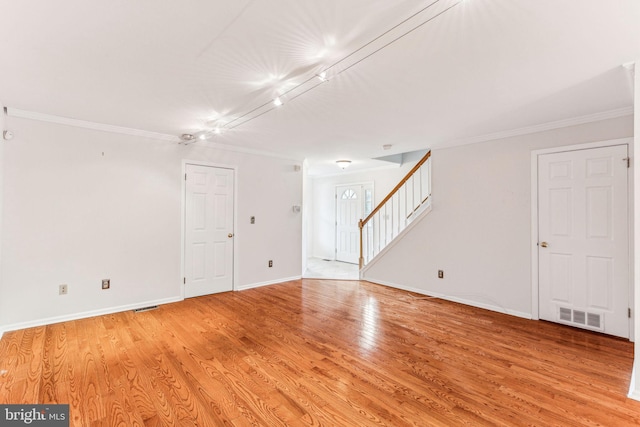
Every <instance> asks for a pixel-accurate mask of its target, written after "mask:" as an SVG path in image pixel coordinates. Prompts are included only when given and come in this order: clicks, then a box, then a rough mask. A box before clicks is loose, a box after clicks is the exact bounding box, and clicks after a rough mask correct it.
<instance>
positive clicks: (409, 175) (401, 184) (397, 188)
mask: <svg viewBox="0 0 640 427" xmlns="http://www.w3.org/2000/svg"><path fill="white" fill-rule="evenodd" d="M430 157H431V150H429V151H428V152H427V154H425V155H424V156H423V157H422V158H421V159H420V160H419V161H418V163H416V164H415V166H414V167H413V168H411V170H410V171H409V172H408V173H407V174H406V175H405V176H404V178H402V179H401V180H400V182H398V184H397V185H396V186H395V187H394V188H393V190H391V191H390V192H389V194H387V196H386V197H385V198H384V199H382V201H381V202H380V203H378V205H377V206H376V207H375V208H374V209H373V210H372V211H371V213H370V214H369V215H367V217H366V218H365V219H361V220H359V221H358V227H359V229H360V260H359V264H360V268H362V267H364V252H363V228H364V226H365V225H366V224H367V223H368V222H369V221H370V220H371V219H372V218H374V217H375V215H376V214H377V213H378V212H379V211H380V209H382V208H383V207H384V206H385V205H386V203H387V202H388V201H389V200H391V199H392V198H393V196H395V195H396V193H398V191H400V189H402V188H403V187H404V185H405V184H406V183H407V182H408V181H409V180H410V179H411V178H412V177H413V175H414V174H415V173H416V172H417V171H419V170H420V168H421V167H422V166H423V165H424V164H425V163H426V162H427V160H429V158H430ZM429 187H430V184H429ZM429 195H430V192H429V194H427V197H426V198H425V199H424V200H421V201H420V203H421V204H422V203H424V202H425V201H426V200H427V199H428V198H429ZM409 215H411V214H409ZM367 242H369V239H367Z"/></svg>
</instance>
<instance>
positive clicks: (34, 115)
mask: <svg viewBox="0 0 640 427" xmlns="http://www.w3.org/2000/svg"><path fill="white" fill-rule="evenodd" d="M6 111H7V116H9V117H18V118H22V119H30V120H38V121H41V122H48V123H55V124H60V125H65V126H73V127H78V128H83V129H91V130H97V131H101V132H110V133H117V134H123V135H130V136H138V137H143V138H151V139H156V140H161V141H168V142H175V143H181V142H182V140H181V139H180V138H179V137H177V136H175V135H169V134H166V133H159V132H151V131H147V130H141V129H133V128H128V127H123V126H114V125H107V124H104V123H97V122H89V121H86V120H78V119H71V118H68V117H60V116H54V115H52V114H44V113H38V112H34V111H26V110H21V109H18V108H10V107H6ZM192 144H197V145H199V146H201V147H204V148H213V149H219V150H226V151H234V152H239V153H245V154H254V155H258V156H265V157H275V158H278V159H284V160H293V161H297V162H302V160H303V159H297V158H294V157H287V156H282V155H280V154H276V153H274V152H272V151H266V150H256V149H251V148H244V147H236V146H233V145H227V144H220V143H217V142H211V141H207V142H199V141H194V142H192V143H189V144H186V145H192Z"/></svg>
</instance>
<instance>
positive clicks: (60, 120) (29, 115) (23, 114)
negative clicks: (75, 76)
mask: <svg viewBox="0 0 640 427" xmlns="http://www.w3.org/2000/svg"><path fill="white" fill-rule="evenodd" d="M7 116H9V117H19V118H22V119H31V120H39V121H41V122H49V123H56V124H59V125H66V126H74V127H78V128H84V129H92V130H99V131H102V132H111V133H120V134H124V135H131V136H141V137H144V138H153V139H160V140H163V141H171V142H179V141H180V138H178V137H177V136H175V135H168V134H166V133H159V132H150V131H147V130H141V129H133V128H128V127H123V126H114V125H107V124H104V123H96V122H88V121H85V120H78V119H71V118H68V117H60V116H54V115H51V114H44V113H37V112H34V111H26V110H20V109H18V108H10V107H7Z"/></svg>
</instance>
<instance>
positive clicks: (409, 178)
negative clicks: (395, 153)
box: [358, 151, 431, 270]
mask: <svg viewBox="0 0 640 427" xmlns="http://www.w3.org/2000/svg"><path fill="white" fill-rule="evenodd" d="M430 198H431V151H429V152H427V154H425V155H424V157H423V158H422V159H420V161H418V163H416V165H415V166H414V167H413V169H411V170H410V171H409V173H408V174H407V175H406V176H405V177H404V178H402V180H400V182H399V183H398V185H396V186H395V188H394V189H393V190H391V192H390V193H389V194H388V195H387V196H386V197H385V198H384V199H383V200H382V202H380V204H378V205H377V206H376V207H375V208H374V209H373V210H372V211H371V213H370V214H369V215H368V216H367V217H366V218H364V219H361V220H360V221H359V222H358V226H359V227H360V262H359V264H360V269H361V270H362V268H364V267H365V266H366V265H367V264H368V263H370V262H371V261H372V260H373V259H374V258H375V257H376V256H377V255H379V254H380V253H381V252H382V251H383V250H384V249H385V248H386V247H387V246H388V245H389V244H390V243H391V242H392V241H393V240H394V239H395V238H397V237H398V236H399V235H400V234H401V233H402V232H403V231H404V230H405V229H406V228H407V226H409V224H411V222H413V221H414V220H415V219H417V218H418V217H419V216H420V215H421V214H422V213H424V212H426V211H427V208H428V207H429V206H430V205H431V200H430Z"/></svg>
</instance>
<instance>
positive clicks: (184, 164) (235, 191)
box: [179, 159, 238, 299]
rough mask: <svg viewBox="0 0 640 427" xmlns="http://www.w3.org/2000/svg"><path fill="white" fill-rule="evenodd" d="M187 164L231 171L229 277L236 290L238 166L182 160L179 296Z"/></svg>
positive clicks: (181, 292) (181, 290) (184, 231)
mask: <svg viewBox="0 0 640 427" xmlns="http://www.w3.org/2000/svg"><path fill="white" fill-rule="evenodd" d="M187 165H194V166H206V167H212V168H219V169H230V170H231V171H232V172H233V256H232V262H233V272H232V277H231V291H232V292H233V291H236V290H237V286H236V278H237V277H238V263H237V262H236V260H237V258H238V237H237V232H236V230H237V226H238V179H237V178H238V167H237V166H233V165H226V164H222V163H212V162H205V161H201V160H185V159H183V160H182V173H181V174H180V188H181V199H180V278H179V280H180V297H181V298H182V299H184V298H185V297H184V289H185V283H184V278H185V277H186V276H185V270H186V269H185V265H184V262H185V249H186V247H185V239H186V227H187V217H186V215H185V214H186V210H187V186H186V182H185V178H184V177H185V174H186V173H187Z"/></svg>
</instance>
